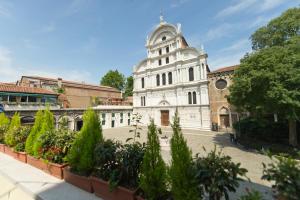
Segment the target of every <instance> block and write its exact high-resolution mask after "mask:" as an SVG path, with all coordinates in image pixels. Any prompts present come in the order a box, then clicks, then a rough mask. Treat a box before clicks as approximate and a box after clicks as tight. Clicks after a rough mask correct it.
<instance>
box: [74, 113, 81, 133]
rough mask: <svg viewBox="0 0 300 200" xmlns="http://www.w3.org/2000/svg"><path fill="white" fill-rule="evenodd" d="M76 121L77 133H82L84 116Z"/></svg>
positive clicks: (78, 117)
mask: <svg viewBox="0 0 300 200" xmlns="http://www.w3.org/2000/svg"><path fill="white" fill-rule="evenodd" d="M74 121H75V131H80V130H81V128H82V126H83V120H82V116H77V117H76V118H75V120H74Z"/></svg>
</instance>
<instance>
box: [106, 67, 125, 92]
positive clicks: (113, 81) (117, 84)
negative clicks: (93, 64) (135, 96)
mask: <svg viewBox="0 0 300 200" xmlns="http://www.w3.org/2000/svg"><path fill="white" fill-rule="evenodd" d="M100 84H101V85H104V86H110V87H113V88H116V89H118V90H123V88H124V85H125V77H124V75H123V74H122V73H120V72H119V71H118V70H115V71H113V70H109V71H108V72H107V73H106V74H105V75H104V76H103V77H102V79H101V82H100Z"/></svg>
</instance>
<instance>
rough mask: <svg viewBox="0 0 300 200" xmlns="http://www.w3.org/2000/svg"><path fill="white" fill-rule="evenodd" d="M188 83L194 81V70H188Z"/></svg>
mask: <svg viewBox="0 0 300 200" xmlns="http://www.w3.org/2000/svg"><path fill="white" fill-rule="evenodd" d="M189 81H194V68H193V67H190V68H189Z"/></svg>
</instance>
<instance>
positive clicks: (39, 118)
mask: <svg viewBox="0 0 300 200" xmlns="http://www.w3.org/2000/svg"><path fill="white" fill-rule="evenodd" d="M43 116H44V112H43V110H39V111H37V113H36V114H35V120H34V125H33V127H32V129H31V131H30V134H29V136H28V137H27V139H26V143H25V151H26V153H28V154H29V155H33V144H34V142H35V140H36V136H37V134H38V133H39V132H40V130H41V128H42V124H43Z"/></svg>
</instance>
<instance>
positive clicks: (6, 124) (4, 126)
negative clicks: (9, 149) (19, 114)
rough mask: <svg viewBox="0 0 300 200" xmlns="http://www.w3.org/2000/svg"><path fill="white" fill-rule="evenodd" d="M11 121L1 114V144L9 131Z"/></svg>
mask: <svg viewBox="0 0 300 200" xmlns="http://www.w3.org/2000/svg"><path fill="white" fill-rule="evenodd" d="M9 123H10V120H9V118H8V117H6V115H5V114H4V113H0V143H3V142H4V134H5V133H6V131H7V130H8V127H9Z"/></svg>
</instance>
